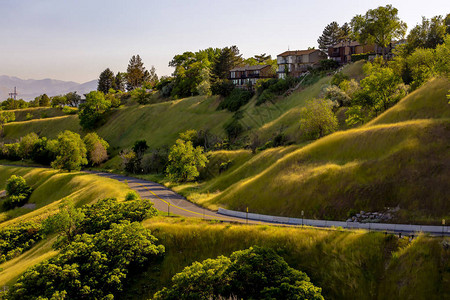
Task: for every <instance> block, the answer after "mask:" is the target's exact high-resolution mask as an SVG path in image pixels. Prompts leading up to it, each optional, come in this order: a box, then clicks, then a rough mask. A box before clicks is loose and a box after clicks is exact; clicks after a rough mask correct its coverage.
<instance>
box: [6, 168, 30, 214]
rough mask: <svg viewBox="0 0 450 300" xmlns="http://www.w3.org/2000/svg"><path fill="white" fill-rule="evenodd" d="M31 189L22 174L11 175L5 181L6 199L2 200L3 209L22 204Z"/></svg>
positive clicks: (28, 196)
mask: <svg viewBox="0 0 450 300" xmlns="http://www.w3.org/2000/svg"><path fill="white" fill-rule="evenodd" d="M31 192H32V189H31V187H30V186H28V184H27V182H26V181H25V179H24V178H23V177H22V176H16V175H12V176H11V177H10V178H9V179H8V181H7V182H6V196H7V197H6V199H5V200H4V201H3V207H4V208H5V209H12V208H14V207H19V206H22V205H24V204H25V203H26V202H27V201H28V199H29V198H30V196H31Z"/></svg>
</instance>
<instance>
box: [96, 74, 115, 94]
mask: <svg viewBox="0 0 450 300" xmlns="http://www.w3.org/2000/svg"><path fill="white" fill-rule="evenodd" d="M114 87H115V77H114V72H113V71H111V70H110V69H109V68H107V69H105V70H104V71H103V72H101V73H100V76H99V77H98V85H97V91H99V92H102V93H103V94H107V93H108V91H109V89H112V88H114Z"/></svg>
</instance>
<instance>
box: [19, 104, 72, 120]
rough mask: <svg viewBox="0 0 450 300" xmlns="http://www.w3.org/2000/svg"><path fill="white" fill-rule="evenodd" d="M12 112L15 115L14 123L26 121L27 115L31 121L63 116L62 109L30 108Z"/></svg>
mask: <svg viewBox="0 0 450 300" xmlns="http://www.w3.org/2000/svg"><path fill="white" fill-rule="evenodd" d="M12 111H13V112H14V114H15V115H16V121H27V115H28V116H30V117H31V119H46V118H53V117H60V116H64V115H65V114H64V112H63V111H62V109H60V108H54V107H30V108H24V109H15V110H12Z"/></svg>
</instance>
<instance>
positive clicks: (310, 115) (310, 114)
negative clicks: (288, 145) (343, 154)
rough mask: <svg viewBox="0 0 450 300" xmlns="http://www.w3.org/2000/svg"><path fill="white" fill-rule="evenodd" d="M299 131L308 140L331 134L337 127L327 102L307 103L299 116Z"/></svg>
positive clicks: (312, 101) (321, 100)
mask: <svg viewBox="0 0 450 300" xmlns="http://www.w3.org/2000/svg"><path fill="white" fill-rule="evenodd" d="M300 118H301V119H300V130H301V131H302V134H303V135H304V136H305V137H306V138H309V139H316V138H321V137H323V136H325V135H327V134H330V133H333V132H334V131H336V129H337V127H338V121H337V118H336V116H335V115H334V113H333V110H332V107H331V104H330V103H329V101H327V100H323V99H317V100H311V101H309V102H308V103H307V104H306V106H305V107H304V108H302V110H301V114H300Z"/></svg>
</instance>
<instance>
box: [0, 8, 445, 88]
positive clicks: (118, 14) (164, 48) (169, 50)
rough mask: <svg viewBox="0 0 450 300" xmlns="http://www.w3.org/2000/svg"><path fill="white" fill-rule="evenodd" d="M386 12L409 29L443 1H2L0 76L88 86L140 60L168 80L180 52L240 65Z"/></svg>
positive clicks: (298, 46) (313, 43)
mask: <svg viewBox="0 0 450 300" xmlns="http://www.w3.org/2000/svg"><path fill="white" fill-rule="evenodd" d="M386 4H392V5H393V6H394V7H396V8H398V10H399V16H400V18H401V19H402V20H403V21H405V22H406V23H407V24H408V28H409V29H410V28H412V27H413V26H415V25H416V24H417V23H419V22H420V21H421V17H422V16H425V17H427V18H430V17H432V16H435V15H445V14H447V13H450V1H448V0H428V1H423V0H421V1H416V0H409V1H408V0H404V1H390V2H385V1H363V0H360V1H350V0H334V1H324V0H310V1H304V0H297V1H294V0H278V1H269V0H260V1H254V0H239V1H235V0H228V1H219V0H217V1H212V0H209V1H208V0H191V1H181V0H165V1H153V0H148V1H141V0H127V1H116V0H108V1H104V0H98V1H95V0H0V75H9V76H17V77H20V78H23V79H28V78H32V79H43V78H54V79H60V80H72V81H76V82H80V83H81V82H86V81H89V80H92V79H96V78H97V77H98V75H99V74H100V72H101V71H103V70H104V69H105V68H107V67H109V68H111V69H112V70H113V71H114V72H115V73H116V72H117V71H126V67H127V64H128V61H129V59H130V57H131V56H132V55H134V54H140V56H141V58H142V59H143V61H144V64H145V66H146V67H147V68H150V66H151V65H154V66H155V68H156V71H157V73H158V75H170V73H171V72H172V68H170V67H168V63H169V61H170V60H171V59H172V57H173V56H174V55H176V54H180V53H182V52H184V51H197V50H199V49H204V48H207V47H225V46H231V45H237V46H238V47H239V49H240V51H241V53H242V54H243V55H244V57H251V56H253V55H255V54H261V53H267V54H271V55H272V56H276V55H277V54H279V53H281V52H283V51H285V50H287V48H288V46H289V47H290V49H291V50H294V49H305V48H307V47H309V46H315V47H317V38H318V37H319V36H320V35H321V34H322V31H323V29H324V27H325V26H326V25H327V24H328V23H330V22H332V21H337V22H338V23H339V24H343V23H344V22H349V21H350V20H351V18H352V17H353V16H354V15H356V14H364V13H365V12H366V11H367V10H368V9H370V8H376V7H378V6H380V5H383V6H384V5H386Z"/></svg>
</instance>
